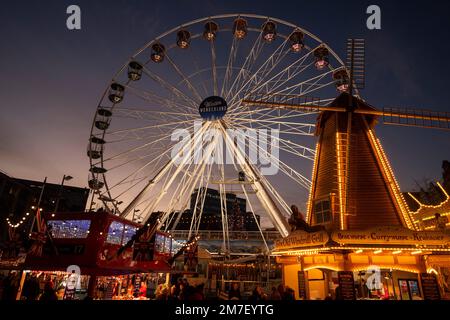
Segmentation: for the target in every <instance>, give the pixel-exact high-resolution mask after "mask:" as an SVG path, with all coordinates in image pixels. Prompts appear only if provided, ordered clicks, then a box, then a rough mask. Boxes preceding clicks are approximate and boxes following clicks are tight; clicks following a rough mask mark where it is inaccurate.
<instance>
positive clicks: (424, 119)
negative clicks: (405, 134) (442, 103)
mask: <svg viewBox="0 0 450 320" xmlns="http://www.w3.org/2000/svg"><path fill="white" fill-rule="evenodd" d="M382 121H383V124H389V125H397V126H408V127H420V128H431V129H441V130H450V112H444V111H431V110H420V109H412V108H383V109H382Z"/></svg>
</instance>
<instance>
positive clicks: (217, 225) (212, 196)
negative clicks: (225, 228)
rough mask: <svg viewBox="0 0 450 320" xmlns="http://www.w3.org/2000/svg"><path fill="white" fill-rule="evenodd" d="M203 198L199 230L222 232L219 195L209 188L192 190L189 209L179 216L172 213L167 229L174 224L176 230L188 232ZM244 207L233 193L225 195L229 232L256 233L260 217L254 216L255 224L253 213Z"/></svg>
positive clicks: (241, 201) (242, 200) (244, 201)
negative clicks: (194, 213)
mask: <svg viewBox="0 0 450 320" xmlns="http://www.w3.org/2000/svg"><path fill="white" fill-rule="evenodd" d="M203 198H204V199H205V200H204V203H203V211H202V215H201V221H200V227H199V230H216V231H219V230H222V213H221V204H220V194H219V192H218V191H217V190H214V189H209V188H208V189H206V188H200V189H195V190H194V192H193V193H192V195H191V201H190V209H188V210H185V211H184V212H183V213H181V214H180V213H179V212H176V213H173V215H174V216H173V218H172V219H169V221H170V227H169V229H172V228H173V226H174V225H175V224H176V227H175V229H176V230H189V229H190V228H191V222H192V219H193V212H196V215H198V213H199V212H200V211H201V208H202V199H203ZM196 204H197V206H196ZM246 206H247V205H246V200H245V199H242V198H239V197H237V196H236V195H235V194H234V193H227V194H226V210H227V216H228V224H229V231H258V224H259V220H260V217H259V215H256V219H257V220H258V223H256V220H255V217H254V215H253V213H252V212H248V211H246ZM196 208H197V209H196ZM177 220H178V221H177Z"/></svg>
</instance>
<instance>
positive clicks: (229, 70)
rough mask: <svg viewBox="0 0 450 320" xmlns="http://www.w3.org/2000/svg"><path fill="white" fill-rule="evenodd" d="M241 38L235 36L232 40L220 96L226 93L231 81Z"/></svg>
mask: <svg viewBox="0 0 450 320" xmlns="http://www.w3.org/2000/svg"><path fill="white" fill-rule="evenodd" d="M238 41H239V40H238V39H237V38H236V37H233V41H232V42H231V47H230V52H229V54H228V62H227V68H226V70H225V75H224V77H223V81H222V89H221V90H220V96H221V97H223V95H224V93H225V92H226V91H227V90H228V87H229V81H230V79H231V76H232V74H233V65H234V62H235V61H236V54H237V50H238V47H239V42H238Z"/></svg>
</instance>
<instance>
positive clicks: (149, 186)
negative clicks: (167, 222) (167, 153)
mask: <svg viewBox="0 0 450 320" xmlns="http://www.w3.org/2000/svg"><path fill="white" fill-rule="evenodd" d="M208 127H209V125H204V126H202V128H201V129H200V130H199V132H197V133H196V134H195V135H194V148H195V147H196V145H197V144H198V141H199V140H201V136H202V134H203V132H204V131H205V130H206V129H207V128H208ZM199 136H200V139H198V137H199ZM188 148H189V146H188V145H186V146H184V147H183V148H182V149H181V150H180V151H179V152H178V154H177V156H180V155H182V154H184V153H185V152H186V151H187V149H188ZM187 160H188V159H187V158H186V157H184V158H183V161H187ZM173 164H174V161H173V159H170V160H169V161H168V162H167V163H166V164H165V165H164V167H162V168H161V170H159V171H158V173H157V174H156V175H155V176H154V177H153V179H151V180H150V181H149V182H148V183H147V185H146V186H145V187H144V188H143V189H142V190H141V191H140V192H139V193H138V195H137V196H136V197H135V198H134V199H133V200H132V201H131V202H130V204H129V205H128V206H127V207H126V208H125V210H124V211H123V212H122V213H121V214H120V216H121V217H126V216H127V215H128V214H130V212H131V211H132V210H133V208H134V207H135V206H136V205H137V204H138V203H139V201H140V200H141V199H142V197H143V196H144V195H145V194H146V193H147V192H149V191H150V190H151V189H152V187H153V186H154V185H155V184H156V183H158V181H159V180H160V179H161V178H162V177H163V176H164V175H165V174H166V173H167V172H168V171H169V169H170V168H171V167H172V165H173ZM184 164H185V163H184V162H183V163H181V164H180V166H179V168H178V169H177V174H176V175H178V172H179V170H181V168H182V167H183V165H184Z"/></svg>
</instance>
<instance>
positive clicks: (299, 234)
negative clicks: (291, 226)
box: [275, 230, 328, 249]
mask: <svg viewBox="0 0 450 320" xmlns="http://www.w3.org/2000/svg"><path fill="white" fill-rule="evenodd" d="M327 242H328V234H327V233H326V232H325V231H319V232H305V231H300V230H298V231H294V232H292V233H291V234H290V235H289V236H288V237H286V238H283V239H279V240H277V241H275V248H276V249H290V248H298V247H308V246H320V245H324V244H325V243H327Z"/></svg>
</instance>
